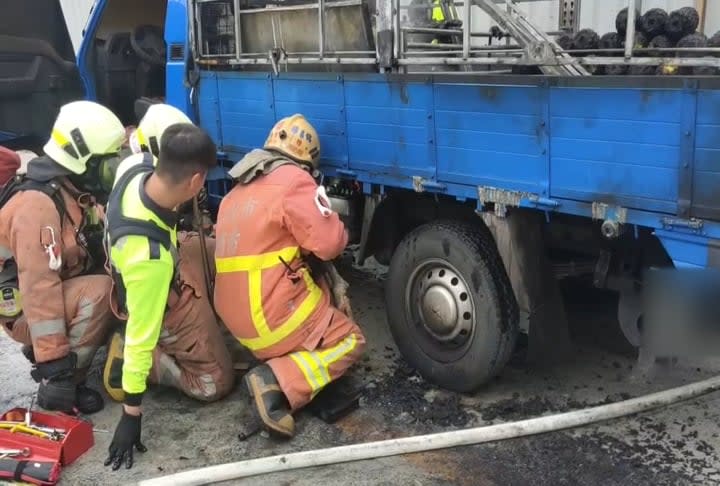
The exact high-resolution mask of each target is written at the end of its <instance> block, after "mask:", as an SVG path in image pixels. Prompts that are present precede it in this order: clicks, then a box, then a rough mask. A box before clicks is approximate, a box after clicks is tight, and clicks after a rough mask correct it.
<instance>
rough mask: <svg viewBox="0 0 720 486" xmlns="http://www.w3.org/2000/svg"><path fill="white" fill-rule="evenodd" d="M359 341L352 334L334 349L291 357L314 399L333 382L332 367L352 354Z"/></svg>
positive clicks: (297, 353)
mask: <svg viewBox="0 0 720 486" xmlns="http://www.w3.org/2000/svg"><path fill="white" fill-rule="evenodd" d="M357 341H358V340H357V336H356V335H355V334H350V335H349V336H348V337H346V338H345V339H343V340H342V341H340V342H339V343H338V344H336V345H335V346H333V347H332V348H328V349H324V350H322V351H299V352H296V353H291V354H290V355H289V356H290V358H291V359H292V360H293V361H294V362H295V364H296V365H297V367H298V368H300V371H301V372H302V374H303V376H304V377H305V381H307V383H308V385H310V388H311V389H312V396H313V398H314V397H315V395H316V394H317V393H318V392H319V391H320V390H322V389H323V388H324V387H325V386H327V385H328V384H329V383H330V382H331V381H332V378H331V377H330V366H331V365H332V364H333V363H336V362H338V361H340V360H341V359H342V358H344V357H345V356H347V355H348V354H350V353H351V352H352V351H353V350H354V349H355V347H356V346H357Z"/></svg>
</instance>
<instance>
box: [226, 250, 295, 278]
mask: <svg viewBox="0 0 720 486" xmlns="http://www.w3.org/2000/svg"><path fill="white" fill-rule="evenodd" d="M299 255H300V248H299V247H297V246H288V247H287V248H283V249H282V250H278V251H271V252H268V253H262V254H260V255H246V256H234V257H226V258H217V259H216V260H215V266H216V268H217V273H231V272H251V271H253V270H266V269H268V268H272V267H275V266H277V265H281V264H282V262H281V261H280V258H282V259H283V260H285V261H286V262H291V261H293V260H294V259H295V258H297V257H298V256H299Z"/></svg>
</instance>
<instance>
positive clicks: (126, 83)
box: [77, 0, 192, 125]
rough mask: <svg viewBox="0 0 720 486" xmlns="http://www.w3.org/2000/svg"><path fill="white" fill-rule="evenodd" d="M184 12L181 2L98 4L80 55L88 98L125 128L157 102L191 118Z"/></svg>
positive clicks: (105, 0) (115, 0) (100, 0)
mask: <svg viewBox="0 0 720 486" xmlns="http://www.w3.org/2000/svg"><path fill="white" fill-rule="evenodd" d="M185 12H186V2H183V1H177V0H150V1H146V0H127V1H126V0H97V1H96V2H95V4H94V5H93V8H92V11H91V14H90V17H89V19H88V22H87V25H86V27H85V29H84V36H83V42H82V45H81V47H80V49H79V52H78V56H77V57H78V60H77V63H78V66H79V69H80V72H81V75H82V81H83V85H84V88H85V93H86V96H87V98H88V99H91V100H95V101H98V102H100V103H103V104H104V105H106V106H108V107H109V108H110V109H112V110H113V111H114V112H115V113H116V114H117V115H118V117H119V118H120V120H121V121H122V122H123V123H124V124H126V125H135V124H136V123H137V122H138V121H139V119H140V118H142V115H143V114H144V112H145V110H146V109H147V107H148V106H149V104H151V103H155V102H167V103H170V104H173V105H175V106H177V107H179V108H181V109H183V110H184V111H186V112H188V114H189V115H190V116H191V117H192V110H191V109H190V108H191V105H190V99H189V93H190V90H189V88H188V87H187V86H186V85H187V83H186V81H185V73H186V71H187V69H188V67H189V65H191V58H190V57H188V55H187V53H188V49H187V38H188V29H187V15H186V13H185Z"/></svg>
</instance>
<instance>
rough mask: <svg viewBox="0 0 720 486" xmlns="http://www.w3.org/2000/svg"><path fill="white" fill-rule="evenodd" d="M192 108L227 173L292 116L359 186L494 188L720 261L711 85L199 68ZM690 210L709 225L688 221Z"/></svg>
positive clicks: (692, 260)
mask: <svg viewBox="0 0 720 486" xmlns="http://www.w3.org/2000/svg"><path fill="white" fill-rule="evenodd" d="M199 100H200V101H199V103H200V107H199V113H200V116H201V124H202V125H203V126H205V127H206V128H208V130H209V132H210V133H211V135H212V136H213V138H214V139H215V140H216V141H217V142H218V145H219V147H220V149H221V150H222V151H224V152H226V153H227V161H226V162H225V165H226V167H227V166H230V165H232V163H234V162H235V161H237V160H238V159H239V158H240V157H241V156H242V155H243V154H244V153H246V152H247V151H249V150H250V149H252V148H253V147H257V146H260V145H262V143H263V141H264V140H265V137H266V135H267V131H268V130H269V128H270V127H271V126H272V124H273V123H274V122H275V121H276V120H277V119H279V118H281V117H283V116H286V115H289V114H292V113H295V112H302V113H304V114H305V115H306V116H307V117H308V118H309V120H310V121H311V122H312V123H313V124H314V125H316V126H317V127H318V131H319V133H320V137H321V144H322V152H323V157H324V160H323V166H324V171H325V173H326V175H329V176H341V177H349V178H354V179H356V180H357V181H359V182H361V183H364V185H363V187H364V188H365V189H366V190H367V191H369V190H370V187H371V185H376V186H377V187H380V188H382V187H385V186H387V187H394V188H404V189H415V190H420V191H427V192H439V193H443V194H445V195H448V196H451V197H455V198H457V199H459V200H467V199H478V205H479V206H480V205H481V202H480V201H479V196H478V193H479V192H482V191H483V190H485V189H489V188H493V189H497V190H499V191H495V192H493V194H499V195H500V197H501V198H504V199H502V202H503V203H504V204H510V205H513V204H514V205H520V206H523V207H530V208H537V209H541V210H546V211H556V212H560V213H566V214H574V215H579V216H584V217H588V218H595V219H601V220H602V219H616V220H619V222H620V223H624V224H627V225H638V226H644V227H649V228H654V229H656V230H657V231H656V235H657V236H658V237H659V238H660V240H661V241H662V242H663V244H664V246H665V248H666V250H667V251H668V253H669V254H670V257H671V258H672V259H673V260H674V261H675V262H676V264H677V265H678V266H681V265H682V266H707V265H710V266H719V267H720V250H716V249H715V248H716V246H717V247H718V248H720V245H714V244H713V242H714V241H716V240H720V224H718V223H717V221H718V220H720V203H718V202H716V201H719V200H720V197H719V196H718V195H717V193H718V191H717V190H716V188H717V187H718V182H720V162H719V161H718V158H717V156H718V155H720V137H718V136H717V135H716V134H717V133H718V131H719V130H720V121H719V120H720V92H718V91H714V90H697V89H689V88H683V89H677V88H668V87H654V88H649V87H641V88H625V87H601V86H588V87H584V86H583V87H577V86H575V87H561V86H550V85H546V84H543V83H542V81H540V82H539V84H538V85H531V84H530V85H523V84H514V85H513V84H510V85H505V84H482V81H479V82H477V81H476V82H468V83H457V82H455V81H445V82H442V81H437V80H433V79H431V78H423V77H415V78H412V79H408V80H396V79H388V78H385V77H384V76H381V75H374V74H369V75H362V74H353V75H344V76H343V75H341V76H338V75H336V74H319V75H318V74H313V75H307V74H299V73H298V74H295V73H283V74H281V75H280V76H279V77H273V76H269V75H267V74H258V73H238V72H221V73H212V72H203V73H202V76H201V81H200V86H199ZM220 175H221V174H220ZM220 186H221V187H219V188H218V189H217V190H215V192H214V199H215V200H216V201H217V199H218V198H220V197H222V194H223V189H222V186H223V184H220ZM381 190H382V189H381ZM211 192H212V191H211ZM692 198H694V199H695V202H694V205H693V203H692V201H691V199H692ZM688 210H689V212H688ZM598 211H600V212H598ZM700 213H703V214H704V215H706V216H709V217H710V218H711V219H710V220H708V219H706V220H704V221H702V222H700V223H698V222H694V221H690V220H689V219H688V218H689V217H690V216H697V215H699V214H700ZM715 253H717V255H715Z"/></svg>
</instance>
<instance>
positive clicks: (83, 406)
mask: <svg viewBox="0 0 720 486" xmlns="http://www.w3.org/2000/svg"><path fill="white" fill-rule="evenodd" d="M75 406H76V407H77V409H78V410H79V411H80V412H81V413H84V414H85V415H88V414H91V413H97V412H99V411H100V410H102V409H103V408H105V401H104V400H103V397H102V395H100V393H99V392H98V391H96V390H93V389H92V388H89V387H87V386H86V385H85V384H84V383H81V384H79V385H77V386H76V387H75Z"/></svg>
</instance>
